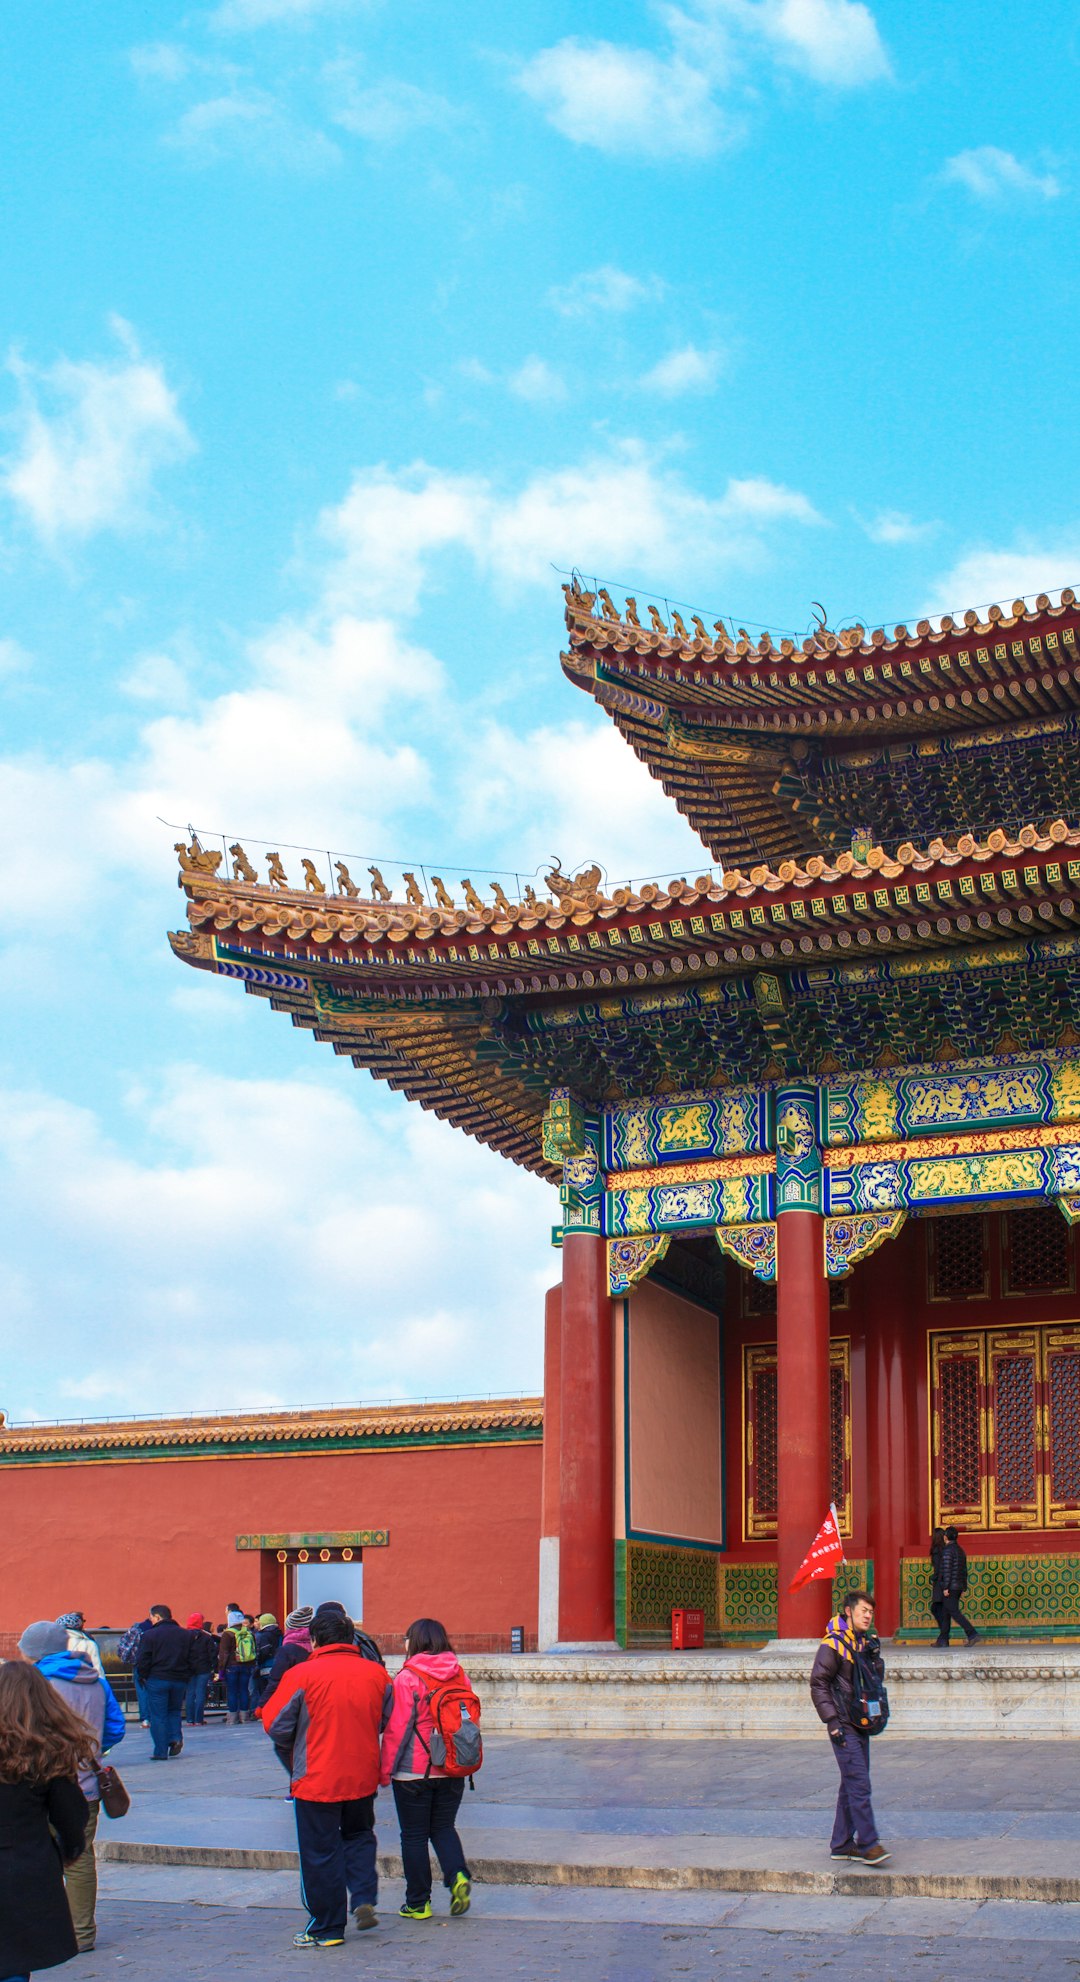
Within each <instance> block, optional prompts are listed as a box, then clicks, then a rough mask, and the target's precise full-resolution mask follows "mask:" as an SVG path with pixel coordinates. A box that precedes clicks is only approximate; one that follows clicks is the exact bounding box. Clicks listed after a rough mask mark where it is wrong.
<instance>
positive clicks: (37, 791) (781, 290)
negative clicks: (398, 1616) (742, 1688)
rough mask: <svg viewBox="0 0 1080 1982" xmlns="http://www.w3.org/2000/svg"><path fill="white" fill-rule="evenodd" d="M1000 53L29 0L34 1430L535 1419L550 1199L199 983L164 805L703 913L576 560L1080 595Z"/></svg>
mask: <svg viewBox="0 0 1080 1982" xmlns="http://www.w3.org/2000/svg"><path fill="white" fill-rule="evenodd" d="M151 11H152V23H151V24H152V29H153V36H152V38H148V32H147V30H148V14H149V13H150V12H151ZM1032 24H1033V15H1032V12H1031V10H1030V9H1029V8H1022V7H1020V6H1019V5H1015V4H997V5H987V4H986V0H983V4H982V5H981V6H976V5H974V4H965V0H954V4H950V5H948V6H946V7H944V8H938V9H934V10H931V9H929V8H925V7H918V8H915V7H912V6H910V5H907V6H901V5H900V4H898V0H897V3H896V4H882V5H879V6H877V7H874V8H871V7H870V6H868V5H862V4H856V0H686V4H683V5H679V6H677V5H652V6H650V5H638V4H632V0H623V4H622V5H620V6H615V5H607V4H598V3H597V0H594V4H589V5H584V6H582V5H581V4H578V5H577V6H575V7H573V8H571V7H570V6H568V5H558V4H549V5H546V6H540V5H536V4H528V0H523V3H522V4H519V5H518V6H517V7H515V8H513V9H510V10H507V9H506V8H505V7H498V8H497V7H495V6H491V5H482V4H474V5H472V6H468V7H465V8H458V9H456V10H453V15H452V19H451V17H450V15H448V12H447V10H446V8H445V7H438V6H435V5H433V4H425V3H424V0H400V4H398V5H396V6H394V7H391V6H390V5H388V4H386V0H221V4H219V5H217V6H216V7H213V6H211V7H209V8H204V9H192V10H190V11H186V12H185V11H183V10H182V9H179V8H178V9H177V10H176V11H175V12H171V11H170V9H169V7H168V6H167V5H162V6H159V7H157V8H155V9H153V10H147V9H146V8H145V7H144V6H135V5H133V4H131V5H124V4H122V3H121V0H118V4H116V5H114V6H112V7H110V8H107V9H98V10H96V11H95V10H91V9H86V8H75V7H72V6H64V5H58V6H54V7H51V8H48V9H41V8H31V7H29V6H27V5H25V4H23V3H22V0H12V4H10V5H9V6H8V7H7V8H5V9H4V11H3V14H2V16H0V51H2V53H0V60H2V62H3V67H4V71H5V74H6V80H7V89H6V91H5V99H6V102H7V105H8V112H7V126H6V131H5V134H4V138H3V140H2V167H0V169H2V174H3V185H2V195H0V268H2V270H3V277H2V288H0V295H2V306H3V350H4V354H5V360H6V368H5V370H4V372H3V375H2V383H0V420H2V426H0V454H2V461H0V705H2V710H3V746H2V747H3V751H4V757H5V762H4V765H3V778H2V780H0V807H2V808H3V810H4V812H5V814H6V818H5V822H4V823H5V826H6V831H5V832H4V849H5V851H4V857H3V861H2V863H0V900H2V905H3V916H2V920H0V998H2V999H3V1004H4V1009H5V1023H4V1028H3V1045H2V1047H0V1080H2V1084H3V1089H4V1093H3V1096H2V1099H0V1206H2V1207H3V1209H2V1211H0V1219H2V1221H3V1239H2V1246H0V1312H2V1314H3V1318H4V1320H3V1375H2V1379H0V1406H3V1407H5V1408H6V1409H7V1410H8V1411H9V1413H10V1414H11V1415H12V1416H15V1417H28V1416H39V1415H40V1416H55V1417H60V1416H69V1415H71V1416H75V1415H94V1414H97V1413H99V1412H122V1411H129V1410H131V1411H137V1410H141V1411H151V1410H157V1409H177V1410H180V1409H196V1408H199V1407H202V1406H215V1405H216V1406H223V1405H235V1406H241V1405H245V1404H247V1405H257V1404H260V1403H263V1402H281V1403H285V1404H296V1403H303V1402H310V1401H316V1400H329V1399H334V1398H340V1399H357V1398H367V1397H370V1398H381V1397H387V1396H398V1395H425V1394H429V1395H447V1394H457V1393H463V1392H472V1393H475V1392H477V1391H481V1392H482V1391H488V1390H492V1391H504V1390H509V1389H514V1388H517V1387H519V1386H521V1387H533V1386H538V1385H539V1382H540V1374H541V1358H540V1335H541V1312H542V1303H541V1298H540V1296H541V1291H542V1288H543V1286H544V1285H545V1284H546V1282H547V1280H548V1279H549V1278H550V1277H552V1275H553V1273H554V1272H555V1271H557V1261H556V1258H555V1256H554V1255H552V1254H551V1252H550V1250H549V1247H548V1243H547V1238H548V1230H549V1227H550V1224H551V1222H552V1217H553V1215H554V1201H553V1197H552V1194H551V1193H550V1192H549V1191H548V1190H547V1189H546V1187H545V1186H543V1185H541V1184H539V1183H537V1182H536V1181H535V1180H534V1179H531V1178H528V1177H524V1176H521V1175H518V1174H517V1173H516V1172H514V1171H512V1170H511V1169H509V1168H508V1166H506V1165H504V1164H502V1163H501V1162H500V1160H499V1159H498V1158H496V1157H495V1156H493V1155H490V1154H489V1153H488V1152H486V1151H484V1150H480V1149H478V1148H476V1147H475V1146H474V1145H472V1144H470V1143H469V1142H467V1141H466V1140H465V1139H464V1138H462V1137H459V1136H457V1135H456V1134H455V1133H454V1132H453V1131H451V1130H449V1129H447V1128H445V1127H444V1126H442V1125H440V1124H438V1123H436V1122H434V1121H431V1120H429V1119H428V1118H427V1117H425V1116H423V1115H421V1114H420V1112H419V1111H417V1110H414V1109H411V1108H410V1107H409V1106H408V1104H406V1103H405V1102H403V1101H401V1100H400V1098H399V1097H395V1096H393V1095H389V1094H387V1093H385V1092H384V1091H382V1090H381V1089H380V1088H378V1087H377V1086H376V1085H375V1084H374V1083H372V1082H370V1081H369V1080H367V1079H366V1077H363V1076H358V1075H356V1074H355V1073H354V1072H353V1070H352V1069H351V1068H349V1067H348V1066H347V1065H345V1064H343V1063H342V1062H340V1061H339V1060H337V1059H335V1058H334V1056H333V1055H332V1054H330V1053H329V1052H328V1051H321V1050H319V1049H317V1048H316V1047H315V1046H314V1045H313V1044H312V1042H311V1041H310V1040H309V1039H308V1038H307V1036H306V1035H298V1034H296V1033H294V1032H293V1031H292V1030H291V1028H289V1027H288V1026H287V1025H286V1024H285V1023H284V1022H283V1021H282V1020H281V1019H279V1018H275V1017H273V1016H272V1015H271V1014H270V1013H269V1011H268V1010H267V1008H266V1007H265V1006H263V1005H262V1004H260V1003H258V1002H256V1001H254V1000H248V999H245V998H244V997H243V996H242V995H241V994H240V993H239V991H238V988H237V987H236V986H234V985H223V984H215V983H212V982H209V981H207V980H205V979H203V978H201V977H195V976H194V975H193V974H189V973H185V972H183V971H182V970H181V968H180V967H179V966H178V965H177V964H176V963H175V962H174V961H173V960H172V959H171V957H170V954H169V952H168V949H167V946H166V943H165V931H166V929H167V928H168V927H170V926H176V925H177V923H178V922H179V920H180V915H181V900H180V897H179V896H178V895H177V893H176V890H175V887H174V885H173V872H174V866H173V856H172V852H171V847H172V841H173V839H174V838H175V837H176V835H175V833H174V832H173V831H171V830H169V829H168V827H165V826H162V825H161V824H159V818H164V819H166V820H178V819H180V820H187V819H193V820H195V821H196V822H197V823H198V824H199V825H200V826H202V827H204V828H206V829H208V830H215V829H216V830H222V831H225V832H226V833H227V834H228V835H229V837H230V838H232V837H235V836H236V835H239V836H241V837H242V838H244V839H245V841H246V843H247V844H248V846H249V851H250V852H252V854H253V855H256V856H257V857H260V858H261V847H260V846H259V844H258V843H259V842H261V843H264V844H268V845H275V844H278V843H279V842H294V843H298V844H300V843H302V844H303V845H305V846H310V847H333V848H334V849H335V850H341V851H345V852H348V853H350V854H357V855H359V854H366V855H367V857H368V858H373V857H381V858H382V859H383V860H384V863H385V864H386V865H387V866H388V868H390V869H392V868H393V866H394V863H395V861H400V862H411V861H415V860H419V861H423V862H424V863H425V864H426V865H428V866H429V867H434V868H436V870H437V871H447V870H449V871H450V872H451V874H452V876H453V878H454V879H456V878H457V876H458V875H459V874H465V873H469V872H473V873H476V872H478V871H479V870H481V869H496V868H507V869H516V870H518V871H519V872H521V873H523V874H530V873H532V871H533V870H534V868H535V867H536V865H537V863H538V862H540V861H542V860H544V859H545V858H546V857H547V856H548V855H550V854H552V853H556V852H557V853H559V855H560V856H561V857H562V859H563V860H564V861H565V862H575V863H576V862H581V861H588V860H592V859H598V860H600V861H602V862H603V863H604V864H605V866H606V868H607V870H608V871H609V873H610V874H611V875H612V876H613V877H616V876H625V875H627V874H631V873H633V874H638V875H641V874H645V873H649V872H656V871H661V870H671V869H675V870H677V871H687V870H688V871H694V872H696V871H699V869H700V867H701V866H702V865H703V864H704V861H703V857H702V855H701V853H700V850H699V849H698V848H697V845H696V842H695V841H694V839H693V836H692V835H691V834H690V833H689V831H688V829H687V828H685V827H684V826H683V825H682V824H681V822H680V821H679V820H678V819H677V817H676V816H675V814H674V813H673V811H671V809H670V808H669V807H668V806H667V804H666V801H664V800H663V798H662V796H661V795H660V794H659V793H658V792H657V791H656V790H655V788H653V787H652V786H651V785H650V784H649V781H648V780H647V779H646V778H645V777H644V774H643V773H642V772H641V771H640V768H639V767H638V766H637V765H636V764H635V763H634V761H633V760H632V758H631V757H630V755H629V753H628V752H627V751H626V750H625V748H624V746H623V745H622V744H621V742H620V741H619V739H618V738H617V737H616V736H615V734H614V732H613V731H612V730H611V729H610V728H609V727H608V726H606V725H605V722H604V720H603V719H602V718H601V717H600V716H599V713H598V712H596V711H594V710H592V709H591V708H590V707H589V706H588V705H586V704H585V702H584V698H583V697H581V696H580V695H579V694H578V693H577V692H576V691H575V690H574V689H573V688H572V687H571V686H570V685H569V684H568V683H567V682H566V681H565V679H564V678H563V676H562V674H561V672H560V669H559V666H558V653H559V648H560V643H561V633H562V625H561V612H560V607H561V595H560V592H559V580H558V575H557V571H556V569H553V567H558V568H560V569H565V568H567V567H569V566H571V565H575V564H576V565H578V566H580V567H581V568H582V569H583V570H584V571H586V572H587V573H589V574H595V575H598V576H599V577H600V579H601V580H602V581H607V582H609V583H611V584H612V586H613V589H617V588H618V586H619V584H620V582H623V581H625V583H627V584H628V585H630V586H632V587H634V588H635V589H637V590H638V591H639V592H640V593H643V594H645V595H648V594H649V593H650V592H652V593H654V594H657V595H661V596H662V595H664V594H666V595H667V596H668V597H670V598H672V599H679V600H683V601H687V602H689V603H690V604H691V605H692V606H694V607H696V608H701V609H703V610H705V611H706V612H711V613H712V614H713V615H715V614H716V613H718V612H723V613H724V614H726V615H730V616H732V617H734V619H735V620H736V621H737V622H739V623H742V624H744V625H751V624H756V623H762V622H763V623H766V624H768V625H769V626H771V627H772V628H774V629H777V630H779V629H784V630H791V631H794V632H797V633H799V634H801V633H803V632H804V631H805V630H806V629H807V627H808V625H809V623H810V619H811V602H812V601H813V600H821V601H822V602H823V603H824V604H825V606H826V608H827V610H828V613H829V616H830V619H831V620H832V621H833V622H840V621H843V620H845V619H849V618H852V617H859V618H862V619H864V620H866V621H868V622H873V623H878V622H880V621H889V622H891V621H894V620H896V619H897V618H905V619H914V618H916V617H917V616H918V615H919V614H920V613H921V612H923V611H931V612H932V611H934V610H938V611H942V610H963V609H964V608H965V607H967V606H969V605H977V604H983V603H986V602H989V601H990V600H992V599H997V598H1004V597H1012V596H1013V595H1014V594H1016V593H1017V592H1024V593H1028V592H1034V591H1037V590H1040V589H1044V588H1045V589H1047V590H1053V589H1054V588H1055V587H1057V586H1060V585H1062V584H1068V583H1070V582H1071V583H1074V584H1075V583H1076V582H1077V575H1078V572H1080V503H1078V502H1077V499H1076V497H1075V494H1074V491H1073V462H1072V453H1073V448H1072V445H1071V442H1072V416H1073V413H1074V404H1073V402H1074V399H1075V390H1074V385H1073V374H1074V369H1075V361H1074V345H1075V335H1076V333H1075V324H1076V321H1077V315H1078V312H1077V302H1078V298H1077V295H1076V290H1077V285H1078V281H1080V275H1078V267H1080V263H1078V257H1077V254H1076V216H1077V190H1076V189H1077V184H1078V171H1077V161H1076V154H1075V146H1074V144H1073V142H1072V139H1071V131H1072V125H1073V122H1074V117H1073V109H1074V103H1075V96H1076V89H1077V84H1078V81H1080V29H1078V27H1077V23H1076V18H1075V12H1074V10H1073V9H1071V8H1070V9H1066V7H1065V6H1064V5H1059V4H1056V0H1044V4H1043V5H1042V6H1041V7H1040V8H1039V9H1038V16H1037V25H1038V32H1037V34H1035V33H1033V25H1032Z"/></svg>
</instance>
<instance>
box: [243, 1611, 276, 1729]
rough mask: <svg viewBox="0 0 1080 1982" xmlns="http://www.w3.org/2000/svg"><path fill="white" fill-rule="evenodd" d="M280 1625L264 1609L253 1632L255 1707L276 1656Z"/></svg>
mask: <svg viewBox="0 0 1080 1982" xmlns="http://www.w3.org/2000/svg"><path fill="white" fill-rule="evenodd" d="M282 1635H283V1634H282V1630H281V1626H280V1624H279V1623H278V1621H277V1618H276V1617H275V1616H274V1613H273V1611H272V1610H264V1611H263V1613H262V1616H261V1617H260V1618H259V1620H258V1626H257V1629H256V1632H255V1674H254V1691H253V1695H252V1702H251V1704H252V1706H253V1707H257V1706H258V1704H259V1701H260V1700H262V1699H264V1698H265V1696H266V1692H267V1687H268V1684H269V1680H270V1668H271V1666H272V1665H273V1663H274V1660H275V1658H276V1657H277V1653H278V1649H279V1647H280V1645H281V1640H282Z"/></svg>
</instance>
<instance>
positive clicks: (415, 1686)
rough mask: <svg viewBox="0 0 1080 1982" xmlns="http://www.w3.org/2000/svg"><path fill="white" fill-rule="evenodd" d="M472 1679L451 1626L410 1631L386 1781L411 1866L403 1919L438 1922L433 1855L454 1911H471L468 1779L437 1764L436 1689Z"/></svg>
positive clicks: (434, 1623)
mask: <svg viewBox="0 0 1080 1982" xmlns="http://www.w3.org/2000/svg"><path fill="white" fill-rule="evenodd" d="M458 1679H459V1680H461V1681H462V1682H463V1683H464V1684H465V1685H468V1681H467V1680H466V1678H465V1674H464V1673H463V1672H462V1669H461V1667H460V1665H459V1664H458V1661H457V1656H456V1654H455V1652H454V1649H453V1646H452V1645H451V1643H450V1640H449V1638H448V1637H447V1635H446V1631H445V1628H444V1627H443V1625H441V1624H440V1623H439V1622H438V1620H437V1619H436V1618H433V1617H418V1618H417V1619H416V1622H415V1623H414V1624H410V1626H409V1628H408V1631H407V1632H406V1634H405V1663H404V1665H403V1666H402V1667H401V1670H400V1672H399V1673H398V1674H397V1677H396V1678H395V1680H394V1682H393V1703H392V1706H391V1710H390V1718H389V1721H388V1722H387V1725H386V1730H385V1732H384V1734H383V1739H382V1773H381V1777H380V1780H381V1781H382V1782H383V1783H384V1784H385V1783H389V1784H390V1785H391V1787H392V1789H393V1792H394V1805H395V1808H396V1810H397V1816H398V1823H399V1825H400V1827H401V1861H402V1864H403V1866H404V1869H405V1900H404V1904H403V1905H402V1906H401V1908H400V1909H399V1910H400V1913H401V1917H402V1919H403V1920H430V1919H431V1856H430V1852H429V1849H428V1847H429V1845H430V1847H431V1849H432V1850H434V1853H435V1856H436V1858H437V1859H438V1861H439V1868H440V1870H441V1872H442V1875H443V1884H444V1885H445V1886H446V1888H447V1891H448V1892H449V1894H450V1911H451V1913H452V1914H455V1915H460V1914H462V1913H467V1912H468V1910H469V1905H470V1897H471V1893H472V1874H471V1873H470V1871H469V1868H468V1865H467V1864H466V1862H465V1853H464V1851H463V1849H462V1844H461V1839H460V1838H459V1836H458V1834H457V1828H456V1825H457V1815H458V1811H459V1809H460V1807H461V1797H462V1792H463V1790H464V1788H465V1781H464V1778H463V1777H462V1776H449V1775H447V1773H446V1771H445V1769H443V1768H441V1767H439V1766H438V1765H437V1764H436V1763H435V1762H434V1761H433V1759H432V1753H431V1746H432V1744H431V1737H432V1734H433V1732H434V1729H435V1720H434V1715H433V1714H432V1711H431V1688H432V1687H433V1686H442V1685H445V1684H446V1683H447V1681H448V1680H458Z"/></svg>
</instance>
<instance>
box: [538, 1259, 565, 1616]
mask: <svg viewBox="0 0 1080 1982" xmlns="http://www.w3.org/2000/svg"><path fill="white" fill-rule="evenodd" d="M561 1370H562V1288H561V1287H549V1288H548V1291H547V1296H546V1299H545V1302H544V1457H543V1468H542V1474H541V1478H542V1488H541V1505H540V1590H539V1597H540V1601H539V1606H538V1613H537V1647H538V1649H539V1650H540V1651H542V1652H546V1651H547V1649H548V1647H549V1646H550V1645H554V1644H555V1643H556V1642H557V1640H558V1636H559V1496H560V1480H559V1451H560V1441H559V1414H560V1406H561V1403H562V1397H561V1388H562V1379H561Z"/></svg>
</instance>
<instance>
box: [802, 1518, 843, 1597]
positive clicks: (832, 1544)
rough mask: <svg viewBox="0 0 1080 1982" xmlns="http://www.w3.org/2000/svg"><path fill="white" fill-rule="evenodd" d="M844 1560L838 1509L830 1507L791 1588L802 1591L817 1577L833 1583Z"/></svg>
mask: <svg viewBox="0 0 1080 1982" xmlns="http://www.w3.org/2000/svg"><path fill="white" fill-rule="evenodd" d="M843 1560H844V1544H843V1542H842V1541H841V1540H840V1523H839V1521H838V1519H837V1515H836V1508H835V1507H833V1506H831V1505H830V1507H829V1511H828V1513H827V1514H826V1516H825V1519H824V1521H823V1522H822V1524H821V1526H820V1528H819V1529H818V1531H817V1534H816V1535H815V1536H814V1539H813V1541H812V1542H811V1544H810V1548H809V1551H808V1553H807V1554H806V1555H805V1556H804V1557H803V1559H802V1561H801V1562H800V1564H799V1567H798V1569H797V1570H796V1572H795V1577H794V1580H793V1582H792V1583H791V1584H790V1585H789V1587H790V1588H791V1589H792V1590H801V1589H802V1587H803V1584H804V1583H812V1582H813V1581H814V1578H815V1576H828V1578H829V1580H830V1582H831V1580H832V1578H833V1577H834V1576H835V1574H836V1571H837V1570H838V1568H839V1567H840V1564H841V1563H842V1562H843Z"/></svg>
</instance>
